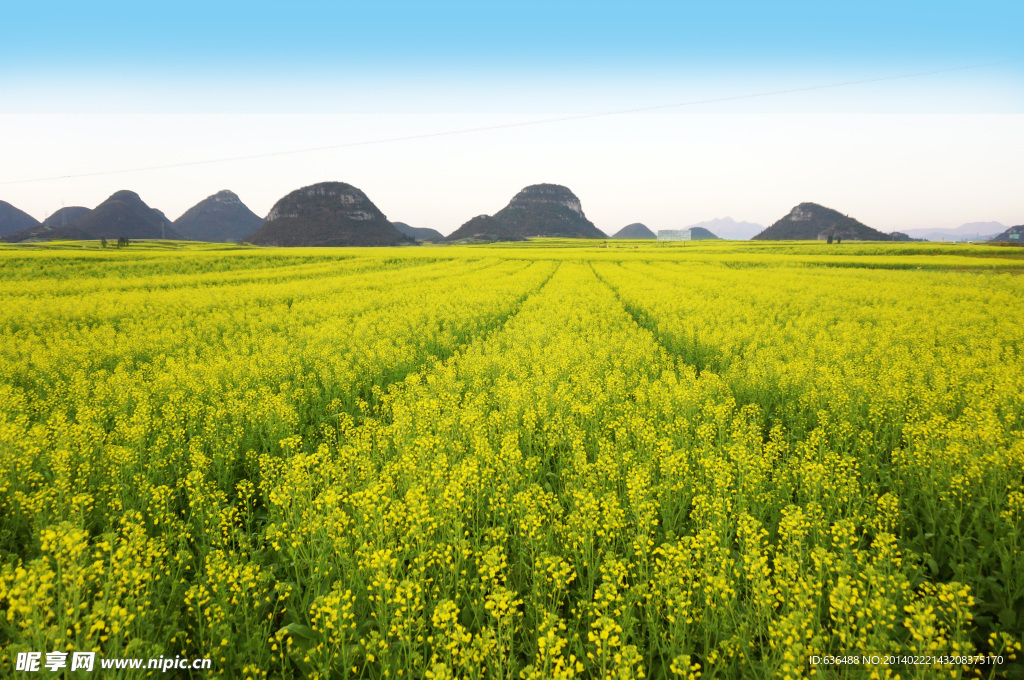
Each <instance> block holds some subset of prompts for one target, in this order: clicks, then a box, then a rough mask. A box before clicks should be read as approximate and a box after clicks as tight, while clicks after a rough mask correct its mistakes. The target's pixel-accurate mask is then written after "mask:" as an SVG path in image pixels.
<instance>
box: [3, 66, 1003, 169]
mask: <svg viewBox="0 0 1024 680" xmlns="http://www.w3.org/2000/svg"><path fill="white" fill-rule="evenodd" d="M1019 61H1022V60H1021V59H1010V60H1007V61H999V62H990V63H986V64H972V65H969V66H956V67H953V68H944V69H938V70H935V71H919V72H916V73H902V74H899V75H895V76H882V77H878V78H865V79H862V80H844V81H842V82H836V83H825V84H821V85H809V86H807V87H794V88H788V89H784V90H767V91H764V92H754V93H748V94H741V95H733V96H729V97H714V98H711V99H695V100H691V101H685V102H676V103H674V104H658V105H655V106H640V107H635V108H629V109H617V110H614V111H601V112H598V113H582V114H576V115H571V116H557V117H552V118H539V119H537V120H528V121H520V122H517V123H503V124H499V125H486V126H482V127H473V128H462V129H460V130H445V131H440V132H426V133H421V134H416V135H405V136H401V137H384V138H380V139H370V140H364V141H361V142H344V143H341V144H329V145H325V146H313V147H306V148H302V149H287V150H283V151H268V152H265V153H256V154H246V155H242V156H225V157H222V158H207V159H204V160H197V161H184V162H180V163H167V164H164V165H149V166H142V167H136V168H124V169H120V170H100V171H97V172H84V173H79V174H73V175H53V176H50V177H35V178H32V179H15V180H5V181H0V186H3V185H10V184H30V183H33V182H51V181H55V180H61V179H80V178H84V177H102V176H105V175H120V174H126V173H133V172H151V171H154V170H171V169H174V168H188V167H195V166H197V165H212V164H215V163H232V162H236V161H249V160H257V159H261V158H275V157H278V156H292V155H298V154H304V153H314V152H317V151H331V150H334V149H350V148H353V147H359V146H373V145H377V144H394V143H397V142H408V141H413V140H418V139H432V138H436V137H454V136H456V135H469V134H476V133H480V132H490V131H493V130H508V129H511V128H521V127H530V126H534V125H549V124H551V123H564V122H568V121H574V120H587V119H590V118H603V117H606V116H622V115H626V114H631V113H646V112H648V111H660V110H664V109H675V108H682V107H684V106H700V105H704V104H720V103H724V102H733V101H740V100H743V99H757V98H760V97H773V96H777V95H785V94H796V93H800V92H814V91H816V90H828V89H834V88H839V87H849V86H851V85H868V84H871V83H881V82H885V81H890V80H903V79H907V78H921V77H924V76H933V75H939V74H942V73H953V72H955V71H967V70H971V69H979V68H989V67H993V66H1002V65H1004V64H1012V63H1015V62H1019Z"/></svg>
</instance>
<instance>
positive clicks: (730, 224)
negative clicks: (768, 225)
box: [689, 217, 764, 241]
mask: <svg viewBox="0 0 1024 680" xmlns="http://www.w3.org/2000/svg"><path fill="white" fill-rule="evenodd" d="M697 227H700V228H701V229H707V230H708V231H710V232H711V233H713V234H718V236H719V238H724V239H729V240H732V241H746V240H747V239H750V238H753V237H755V236H757V235H758V234H760V233H761V232H762V231H764V226H763V225H760V224H755V223H753V222H737V221H736V220H734V219H733V218H731V217H716V218H715V219H713V220H707V221H706V222H698V223H697V224H691V225H690V226H689V228H690V229H694V228H697Z"/></svg>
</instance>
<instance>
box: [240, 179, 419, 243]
mask: <svg viewBox="0 0 1024 680" xmlns="http://www.w3.org/2000/svg"><path fill="white" fill-rule="evenodd" d="M248 241H249V242H250V243H255V244H258V245H265V246H394V245H398V244H400V243H412V242H414V241H413V239H412V238H410V237H408V236H406V235H405V234H403V233H401V232H400V231H398V230H397V229H395V227H394V225H393V224H391V223H390V222H388V219H387V218H386V217H384V213H382V212H381V211H380V210H379V209H378V208H377V206H375V205H374V204H373V202H372V201H370V199H369V198H367V197H366V194H364V193H363V192H362V191H360V190H359V189H357V188H355V187H354V186H352V185H351V184H345V183H344V182H322V183H320V184H313V185H311V186H308V187H303V188H301V189H296V190H295V191H293V192H291V193H290V194H288V195H287V196H285V197H284V198H282V199H281V200H279V201H278V202H277V203H275V204H274V207H273V208H271V210H270V213H269V214H268V215H267V219H266V221H265V222H264V223H263V226H262V227H260V228H259V230H258V231H257V232H256V233H255V234H253V235H252V236H250V237H249V238H248Z"/></svg>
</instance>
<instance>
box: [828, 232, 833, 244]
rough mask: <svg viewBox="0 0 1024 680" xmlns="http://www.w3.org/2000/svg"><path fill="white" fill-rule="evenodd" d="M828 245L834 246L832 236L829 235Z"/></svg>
mask: <svg viewBox="0 0 1024 680" xmlns="http://www.w3.org/2000/svg"><path fill="white" fill-rule="evenodd" d="M828 244H829V245H832V234H829V235H828Z"/></svg>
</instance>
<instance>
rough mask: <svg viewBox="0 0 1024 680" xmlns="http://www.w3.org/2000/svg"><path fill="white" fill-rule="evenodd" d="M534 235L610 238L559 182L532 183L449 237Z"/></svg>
mask: <svg viewBox="0 0 1024 680" xmlns="http://www.w3.org/2000/svg"><path fill="white" fill-rule="evenodd" d="M531 236H559V237H562V238H566V237H568V238H607V236H605V234H604V232H602V231H601V230H599V229H598V228H597V227H595V226H594V223H593V222H591V221H590V220H588V219H587V218H586V216H585V215H584V214H583V208H582V206H581V205H580V199H578V198H576V195H575V194H574V193H572V192H571V191H569V189H567V188H566V187H563V186H561V185H558V184H533V185H531V186H528V187H526V188H525V189H523V190H522V191H520V192H519V193H518V194H516V195H515V196H513V197H512V200H511V201H510V202H509V204H508V205H507V206H505V207H504V208H502V209H501V210H499V211H498V212H496V213H494V215H493V216H490V217H489V216H487V215H480V216H478V217H474V218H473V219H471V220H470V221H469V222H466V223H465V224H463V225H462V226H461V227H459V228H458V229H456V230H455V231H454V232H452V233H451V234H450V235H449V236H448V238H447V239H446V240H448V241H458V240H463V239H470V240H485V241H519V240H522V239H524V238H528V237H531Z"/></svg>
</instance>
